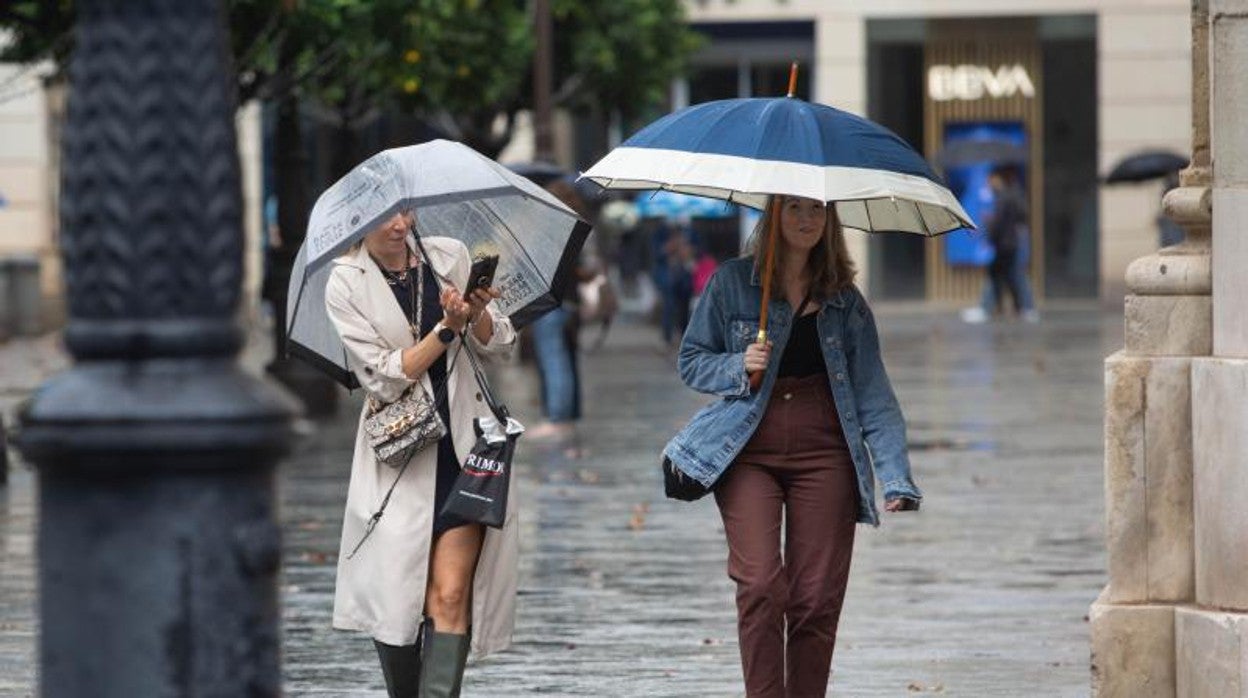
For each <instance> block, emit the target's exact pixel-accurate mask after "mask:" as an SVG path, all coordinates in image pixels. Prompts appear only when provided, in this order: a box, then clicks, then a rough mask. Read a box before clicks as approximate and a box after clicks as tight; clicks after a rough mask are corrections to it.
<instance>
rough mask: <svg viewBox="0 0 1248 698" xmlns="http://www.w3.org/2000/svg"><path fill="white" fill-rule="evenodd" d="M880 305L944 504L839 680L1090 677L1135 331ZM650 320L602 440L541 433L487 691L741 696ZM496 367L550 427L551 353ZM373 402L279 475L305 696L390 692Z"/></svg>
mask: <svg viewBox="0 0 1248 698" xmlns="http://www.w3.org/2000/svg"><path fill="white" fill-rule="evenodd" d="M879 317H880V323H881V334H882V341H883V343H884V347H885V360H886V363H887V365H888V367H889V371H890V374H891V376H892V379H893V382H894V385H895V387H896V389H897V392H898V394H899V397H900V399H901V402H902V406H903V409H904V410H905V412H906V415H907V417H908V420H909V424H910V441H911V448H912V457H913V462H914V468H915V475H916V478H917V479H918V482H919V484H920V486H921V487H923V488H924V489H925V493H926V500H925V502H924V507H923V511H922V512H920V513H918V514H909V513H906V514H897V515H891V516H889V517H887V518H886V520H885V522H884V525H883V526H882V527H880V528H879V529H871V528H869V527H862V528H860V529H859V534H858V550H857V551H856V552H857V554H856V558H855V561H854V571H853V574H852V576H851V580H850V587H849V594H848V599H847V602H846V608H845V611H844V615H843V618H842V622H841V628H840V634H839V641H838V647H837V654H836V660H835V675H834V686H833V690H832V691H831V695H834V696H855V697H857V696H907V695H957V696H976V697H978V696H1086V695H1087V694H1088V688H1087V686H1088V675H1089V672H1088V646H1087V634H1088V626H1087V622H1086V619H1085V614H1086V612H1087V609H1088V606H1089V604H1090V603H1091V602H1092V600H1093V599H1094V598H1095V596H1096V594H1097V593H1098V592H1099V590H1100V588H1101V586H1102V584H1103V582H1104V577H1105V573H1104V555H1103V552H1102V533H1103V524H1102V519H1103V495H1102V444H1101V423H1102V392H1103V390H1102V384H1103V381H1102V360H1103V357H1104V356H1105V355H1107V354H1108V353H1109V352H1111V351H1113V350H1114V349H1115V348H1116V347H1117V346H1119V345H1120V344H1121V320H1120V316H1117V317H1115V316H1110V315H1106V314H1102V313H1100V312H1098V311H1096V310H1094V309H1092V308H1090V307H1088V308H1084V309H1078V308H1075V309H1066V310H1059V311H1053V312H1051V313H1049V314H1048V315H1047V316H1046V318H1045V321H1044V322H1043V323H1042V324H1040V325H1026V324H1000V325H987V326H965V325H962V324H961V323H960V322H958V321H957V320H955V319H953V318H952V317H951V316H950V315H949V314H947V313H946V314H941V313H935V312H922V311H917V310H909V309H902V308H883V309H881V310H880V312H879ZM654 335H655V333H654V332H653V331H651V330H649V329H648V328H642V327H630V326H623V327H620V328H617V329H616V330H614V331H613V333H612V336H611V338H610V339H609V341H608V342H607V344H606V346H605V348H603V349H602V350H601V351H599V352H597V353H593V354H588V355H587V356H585V358H584V361H583V366H584V369H583V370H584V372H585V383H586V386H585V391H586V397H587V407H586V419H585V420H584V422H583V428H582V433H583V435H584V438H583V443H582V446H583V447H584V448H585V449H586V453H585V454H584V456H583V457H580V458H576V457H572V456H575V455H576V454H575V453H569V452H567V451H566V450H565V449H563V448H561V447H557V446H550V445H541V444H525V445H524V446H523V447H522V450H521V453H520V455H519V460H520V463H519V467H518V470H517V475H518V477H519V481H518V485H519V505H520V506H521V507H523V509H522V520H523V528H522V532H521V536H522V558H521V579H520V599H519V604H518V618H517V624H518V627H517V631H516V644H515V646H514V648H513V649H512V651H510V652H507V653H504V654H500V655H497V656H495V657H491V658H489V659H487V660H486V661H484V662H482V663H480V664H478V665H476V666H474V667H471V668H470V669H469V675H468V679H467V684H466V687H465V693H466V695H467V696H491V697H496V696H497V697H504V696H521V695H539V694H540V695H550V696H681V697H683V696H739V695H741V694H742V688H741V679H740V669H739V665H738V658H737V643H736V637H735V635H736V633H735V610H734V602H733V589H732V585H731V583H730V582H729V580H728V579H727V577H726V576H725V572H724V566H725V559H726V549H725V545H724V542H723V532H722V528H721V526H720V523H719V517H718V514H717V512H716V511H715V507H714V504H713V503H712V502H709V501H702V502H697V503H694V504H684V503H680V502H672V501H668V500H665V499H663V497H662V491H661V480H660V477H659V474H658V470H657V462H656V454H657V453H658V451H659V449H660V448H661V446H662V444H663V443H664V442H665V441H666V439H667V438H668V437H670V435H671V433H673V432H674V431H675V430H676V429H677V428H679V427H680V426H681V424H682V423H683V421H684V419H686V418H687V417H688V416H689V415H690V414H691V413H692V412H693V411H694V410H695V409H696V408H697V407H698V406H699V405H700V404H701V403H702V402H703V399H702V398H701V397H700V396H697V395H695V394H693V393H691V392H690V391H687V390H685V389H683V388H682V387H681V386H680V384H679V382H678V379H677V377H676V375H675V371H674V368H673V363H672V360H671V359H670V358H667V357H665V356H663V355H661V354H660V353H659V352H658V351H656V350H655V348H654V346H655V344H654V341H655V340H654V339H653V337H654ZM41 341H44V342H45V343H46V342H48V340H41ZM53 346H54V344H47V346H43V345H39V344H38V343H34V344H30V345H28V346H26V347H25V348H22V349H18V348H17V347H16V343H14V344H10V345H9V346H7V347H0V385H5V386H7V387H6V388H5V389H4V390H0V399H6V398H7V399H9V404H11V402H12V398H13V397H14V396H15V395H17V394H20V393H21V392H22V391H23V390H28V389H29V388H30V387H32V386H33V385H34V384H36V383H37V382H38V381H37V380H34V381H33V382H32V381H31V380H30V379H29V378H26V379H23V381H15V376H16V375H17V373H23V375H26V374H30V375H33V374H34V373H35V370H34V369H30V370H26V369H21V368H19V366H21V364H20V363H19V360H20V361H27V362H32V361H35V360H38V361H42V362H43V364H44V365H43V366H42V367H40V369H39V370H44V371H46V370H54V369H55V368H57V367H58V366H59V365H60V364H59V363H58V360H57V359H56V352H55V351H50V350H49V347H53ZM15 357H17V358H15ZM257 365H258V362H257ZM497 381H498V384H499V385H500V386H501V387H502V391H503V392H504V393H505V394H506V396H507V397H508V398H509V401H510V403H511V404H512V407H513V411H515V412H517V413H518V414H519V416H521V418H522V419H525V421H527V422H529V423H536V422H537V419H536V412H537V404H536V400H535V397H534V396H535V395H536V380H535V377H534V376H533V369H532V368H531V367H530V366H526V365H521V364H515V365H511V366H507V367H504V368H502V369H501V370H499V371H498V376H497ZM5 391H7V392H5ZM5 406H6V403H4V402H0V408H3V407H5ZM357 409H358V398H356V399H349V400H345V401H344V404H343V405H342V408H341V410H340V414H339V416H338V417H337V418H336V419H334V420H330V421H328V422H325V423H323V424H318V425H308V426H309V427H311V428H309V429H307V430H306V431H307V432H308V436H307V437H306V438H305V439H304V440H303V442H302V443H301V444H300V446H299V448H298V452H297V454H296V455H295V456H294V457H293V458H292V459H291V460H290V462H288V463H287V464H286V465H285V466H284V471H283V475H282V478H281V494H282V507H283V508H282V518H283V524H284V530H285V535H286V538H285V545H286V553H285V573H284V578H283V583H282V584H283V610H284V612H283V616H284V620H285V640H284V648H283V651H284V672H285V677H286V679H285V685H286V690H287V692H288V693H289V694H290V695H292V696H297V695H322V696H381V695H384V692H383V691H382V685H381V676H380V671H379V670H378V668H377V666H376V660H375V658H374V656H373V653H372V648H371V645H370V643H369V642H368V641H367V639H366V638H363V637H360V636H356V635H353V634H348V633H340V632H334V631H331V630H330V629H329V627H328V626H329V614H330V607H331V603H332V592H333V570H334V565H335V558H336V554H337V541H338V532H339V523H340V518H341V507H342V504H343V499H344V495H345V488H346V482H347V470H348V465H349V460H350V441H351V429H352V428H353V426H354V423H355V417H356V410H357ZM522 443H523V442H522ZM32 489H33V477H32V475H31V474H30V473H29V472H28V471H26V470H25V469H24V468H18V469H15V470H14V471H13V473H12V475H11V478H10V484H9V486H8V487H7V488H6V489H0V569H2V570H3V580H2V581H0V695H29V694H30V693H31V692H32V690H33V689H32V686H33V684H34V682H35V675H34V674H35V670H34V668H33V658H34V639H35V634H36V632H37V631H36V627H35V626H36V624H35V618H34V610H33V604H34V593H35V592H34V588H33V587H34V572H33V568H32V560H31V546H32V542H33V535H32V527H33V525H34V518H35V512H34V510H33V505H32Z"/></svg>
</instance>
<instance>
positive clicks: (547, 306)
mask: <svg viewBox="0 0 1248 698" xmlns="http://www.w3.org/2000/svg"><path fill="white" fill-rule="evenodd" d="M408 210H415V211H416V213H417V216H416V219H417V231H416V232H417V234H419V235H424V236H438V237H451V238H455V239H458V240H460V241H461V242H463V243H464V244H465V245H466V246H467V247H468V250H469V252H470V254H472V255H473V256H474V257H476V256H477V255H483V254H497V255H499V263H498V270H497V272H496V274H495V277H494V287H495V288H496V289H498V290H499V291H500V292H501V293H502V297H501V298H499V299H498V300H496V301H495V303H496V304H497V307H498V309H499V310H500V312H502V313H503V314H504V315H506V316H508V317H509V318H510V319H511V321H512V323H513V324H514V325H515V326H516V327H517V328H519V327H523V326H524V325H526V324H528V323H530V322H532V321H533V320H535V319H536V318H538V317H540V316H541V315H542V314H544V313H546V312H547V311H549V310H551V309H553V308H555V307H556V306H558V305H559V303H560V302H562V300H563V298H564V294H565V293H566V292H567V291H568V290H569V289H571V288H575V286H574V283H575V280H574V275H573V269H574V267H575V263H576V259H577V256H578V255H579V254H580V251H581V247H582V246H583V245H584V244H585V237H586V236H587V235H588V233H589V225H588V224H586V223H585V222H584V221H582V220H581V219H580V218H578V217H577V215H576V214H575V213H573V212H572V211H571V210H570V209H568V207H567V206H564V205H563V203H561V202H560V201H559V200H558V199H556V198H555V197H554V196H552V195H551V194H550V193H548V192H546V191H545V190H544V189H542V188H541V187H538V186H537V185H535V184H533V183H532V182H530V181H529V180H528V179H525V178H524V177H522V176H520V175H517V174H515V173H513V172H511V171H510V170H508V169H507V168H506V167H503V166H502V165H499V164H498V163H496V162H494V161H493V160H490V159H489V158H486V157H485V156H483V155H481V154H479V153H477V152H476V151H474V150H472V149H471V148H469V147H467V146H465V145H463V144H461V143H455V142H451V141H445V140H436V141H431V142H428V143H422V144H420V145H414V146H409V147H405V148H395V149H393V150H386V151H383V152H381V153H378V154H377V155H374V156H373V157H371V158H369V159H368V160H366V161H364V162H363V163H361V164H360V165H358V166H356V168H355V169H353V170H351V171H350V172H348V173H347V174H346V175H345V176H343V178H342V179H340V180H338V181H337V182H335V183H334V184H333V185H332V186H331V187H329V189H327V190H325V193H323V194H322V195H321V196H320V198H318V199H317V201H316V204H315V205H314V206H313V207H312V215H311V218H310V219H309V222H308V234H307V238H306V239H305V240H304V243H303V246H302V247H300V249H299V254H298V256H297V257H296V258H295V266H294V268H293V270H292V272H291V275H290V288H289V298H291V299H292V302H291V303H290V304H289V305H288V306H287V313H286V328H287V337H288V342H287V346H288V348H289V351H290V353H291V354H292V355H294V356H298V357H300V358H302V359H304V360H306V361H308V362H309V363H312V364H313V365H315V366H317V367H318V368H320V369H321V370H323V371H325V372H326V373H328V374H330V375H331V376H333V377H334V378H335V379H336V380H338V381H339V382H341V383H343V384H344V385H347V386H348V387H354V385H355V377H354V376H353V375H352V374H351V372H350V371H349V370H348V369H347V363H346V351H345V349H344V348H343V346H342V342H341V340H340V339H339V338H338V333H337V331H336V330H335V329H334V327H333V325H332V323H331V322H330V320H329V316H328V314H327V313H326V310H325V285H326V283H327V282H328V280H329V274H330V271H331V269H332V265H331V264H330V263H329V262H330V261H331V260H332V259H333V258H334V257H335V256H337V255H338V254H340V253H342V252H343V251H345V250H346V249H347V248H348V247H350V246H351V245H352V244H353V243H355V242H356V241H358V240H360V239H361V238H363V237H364V235H366V234H367V233H368V232H369V231H371V230H373V229H374V228H375V227H376V226H378V225H380V224H381V223H383V222H385V221H387V220H389V219H390V218H391V217H393V216H394V214H395V213H398V212H400V211H408Z"/></svg>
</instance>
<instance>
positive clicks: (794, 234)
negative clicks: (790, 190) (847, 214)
mask: <svg viewBox="0 0 1248 698" xmlns="http://www.w3.org/2000/svg"><path fill="white" fill-rule="evenodd" d="M827 224H828V208H827V206H826V205H825V204H824V203H823V202H822V201H818V200H816V199H803V198H801V197H797V196H786V197H784V199H782V200H781V201H780V236H781V237H782V238H783V239H784V242H785V244H787V245H789V246H790V247H792V248H794V249H797V250H807V251H809V250H812V249H814V248H815V245H818V244H819V241H820V240H822V239H823V231H824V230H825V229H826V228H827Z"/></svg>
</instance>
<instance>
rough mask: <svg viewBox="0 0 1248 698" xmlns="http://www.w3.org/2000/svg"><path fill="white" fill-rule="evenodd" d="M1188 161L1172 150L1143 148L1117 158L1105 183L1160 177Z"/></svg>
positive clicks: (1179, 167)
mask: <svg viewBox="0 0 1248 698" xmlns="http://www.w3.org/2000/svg"><path fill="white" fill-rule="evenodd" d="M1188 162H1189V161H1188V159H1187V157H1186V156H1184V155H1180V154H1178V153H1175V152H1173V151H1169V150H1144V151H1141V152H1138V153H1134V154H1132V155H1128V156H1127V157H1125V158H1123V159H1121V160H1119V161H1118V163H1117V164H1115V165H1114V167H1113V169H1112V170H1110V171H1109V176H1107V177H1106V178H1105V183H1106V184H1118V183H1120V182H1146V181H1148V180H1150V179H1160V178H1162V177H1165V176H1167V175H1169V174H1171V173H1173V172H1178V171H1179V170H1181V169H1183V168H1184V167H1187V165H1188Z"/></svg>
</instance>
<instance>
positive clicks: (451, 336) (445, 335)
mask: <svg viewBox="0 0 1248 698" xmlns="http://www.w3.org/2000/svg"><path fill="white" fill-rule="evenodd" d="M433 333H434V335H436V336H437V338H438V341H440V342H442V343H443V344H447V345H449V344H450V343H451V342H454V341H455V330H452V329H451V328H449V327H447V326H446V325H443V324H442V323H440V322H439V323H438V324H437V325H435V326H434V328H433Z"/></svg>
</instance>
